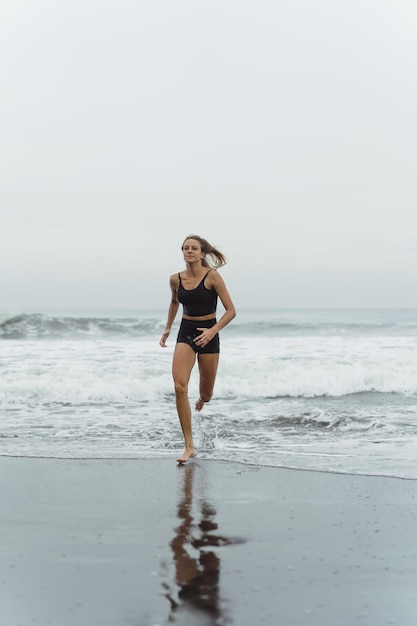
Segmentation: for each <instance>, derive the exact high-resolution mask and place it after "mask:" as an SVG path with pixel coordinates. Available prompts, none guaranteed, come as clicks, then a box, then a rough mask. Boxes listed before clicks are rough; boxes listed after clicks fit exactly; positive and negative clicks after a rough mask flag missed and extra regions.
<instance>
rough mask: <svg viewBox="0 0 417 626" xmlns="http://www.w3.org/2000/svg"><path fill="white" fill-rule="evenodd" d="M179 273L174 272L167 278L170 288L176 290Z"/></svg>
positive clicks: (178, 282)
mask: <svg viewBox="0 0 417 626" xmlns="http://www.w3.org/2000/svg"><path fill="white" fill-rule="evenodd" d="M179 277H180V272H175V274H171V276H170V277H169V284H170V285H171V287H174V288H176V289H177V288H178V287H179V284H180V278H179Z"/></svg>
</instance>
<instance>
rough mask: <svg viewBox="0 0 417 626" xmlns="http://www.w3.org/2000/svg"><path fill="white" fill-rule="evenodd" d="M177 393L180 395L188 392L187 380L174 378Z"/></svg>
mask: <svg viewBox="0 0 417 626" xmlns="http://www.w3.org/2000/svg"><path fill="white" fill-rule="evenodd" d="M174 389H175V395H177V396H180V395H184V394H187V393H188V384H187V382H186V381H185V380H181V379H174Z"/></svg>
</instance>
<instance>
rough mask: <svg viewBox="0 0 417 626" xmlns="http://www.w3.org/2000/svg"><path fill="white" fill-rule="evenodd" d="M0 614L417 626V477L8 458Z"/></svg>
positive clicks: (0, 492) (6, 617)
mask: <svg viewBox="0 0 417 626" xmlns="http://www.w3.org/2000/svg"><path fill="white" fill-rule="evenodd" d="M0 468H1V477H2V479H1V483H0V501H1V509H0V519H1V550H0V626H14V625H16V626H17V625H20V626H29V625H32V624H51V625H53V626H70V625H71V626H73V625H75V624H76V625H77V626H119V625H120V626H121V625H123V624H135V626H157V625H163V624H168V623H172V622H174V623H178V624H181V625H182V626H187V625H190V626H191V625H200V624H201V625H205V624H207V625H215V624H216V625H222V624H237V625H238V626H249V625H250V626H252V625H253V624H264V625H267V626H276V625H281V624H282V625H283V626H291V625H294V626H295V625H297V626H304V625H306V626H327V625H329V626H330V625H331V626H334V625H338V626H351V625H352V624H356V623H359V624H369V625H372V626H381V625H383V624H398V625H401V626H408V625H410V626H411V625H413V626H415V624H416V623H417V584H416V583H417V550H416V528H417V525H416V521H417V520H416V510H417V509H416V505H417V481H412V480H399V479H394V478H384V477H369V476H354V475H343V474H330V473H321V472H307V471H297V470H285V469H279V468H267V467H258V466H248V465H240V464H236V463H227V462H214V461H207V460H201V459H197V460H196V461H194V462H192V463H190V464H189V465H188V466H181V467H179V466H176V464H175V462H174V461H173V460H167V459H160V460H158V459H153V460H118V459H112V460H97V459H96V460H72V459H71V460H70V459H42V458H12V457H1V458H0Z"/></svg>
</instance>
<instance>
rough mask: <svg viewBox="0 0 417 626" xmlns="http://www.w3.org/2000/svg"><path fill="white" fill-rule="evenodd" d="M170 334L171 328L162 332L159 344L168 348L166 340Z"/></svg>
mask: <svg viewBox="0 0 417 626" xmlns="http://www.w3.org/2000/svg"><path fill="white" fill-rule="evenodd" d="M168 336H169V330H168V331H166V332H164V333H162V337H161V339H160V340H159V345H160V346H161V348H166V347H167V345H166V340H167V339H168Z"/></svg>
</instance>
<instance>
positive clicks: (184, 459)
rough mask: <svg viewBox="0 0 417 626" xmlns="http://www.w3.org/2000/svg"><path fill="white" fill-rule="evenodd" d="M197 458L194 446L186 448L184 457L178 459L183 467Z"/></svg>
mask: <svg viewBox="0 0 417 626" xmlns="http://www.w3.org/2000/svg"><path fill="white" fill-rule="evenodd" d="M195 456H197V452H196V449H195V448H194V446H186V447H185V450H184V453H183V455H182V456H181V457H180V458H179V459H177V463H179V464H180V465H182V464H183V463H186V462H187V461H188V459H191V458H192V457H195Z"/></svg>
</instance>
